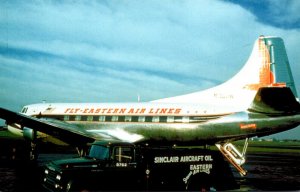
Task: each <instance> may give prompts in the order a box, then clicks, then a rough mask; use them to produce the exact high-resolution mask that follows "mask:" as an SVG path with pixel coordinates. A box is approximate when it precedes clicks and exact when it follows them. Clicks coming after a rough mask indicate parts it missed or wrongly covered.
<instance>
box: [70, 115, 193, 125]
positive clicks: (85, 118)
mask: <svg viewBox="0 0 300 192" xmlns="http://www.w3.org/2000/svg"><path fill="white" fill-rule="evenodd" d="M64 121H100V122H154V123H158V122H168V123H182V122H189V117H177V116H80V115H76V116H67V115H66V116H64Z"/></svg>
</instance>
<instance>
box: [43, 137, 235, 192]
mask: <svg viewBox="0 0 300 192" xmlns="http://www.w3.org/2000/svg"><path fill="white" fill-rule="evenodd" d="M43 186H44V188H45V189H47V190H49V191H96V190H97V191H98V190H105V191H107V190H113V191H120V190H131V191H132V190H138V191H145V190H160V191H163V190H167V191H183V190H203V189H205V190H211V188H214V189H217V190H226V189H234V188H236V187H237V186H236V183H235V181H234V178H233V175H232V172H231V169H230V168H229V165H228V163H227V162H225V161H224V159H223V156H222V155H221V154H220V153H219V152H218V151H212V150H207V149H200V148H196V149H195V148H194V149H189V148H173V147H161V146H159V147H149V146H147V145H135V144H132V143H126V142H108V141H97V142H94V143H93V144H92V145H91V147H90V150H89V154H88V155H87V156H85V157H80V158H72V159H63V160H56V161H52V162H50V163H48V164H47V165H46V166H45V169H44V178H43Z"/></svg>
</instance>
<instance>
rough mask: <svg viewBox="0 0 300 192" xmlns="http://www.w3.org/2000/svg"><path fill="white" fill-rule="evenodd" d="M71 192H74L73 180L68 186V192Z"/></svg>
mask: <svg viewBox="0 0 300 192" xmlns="http://www.w3.org/2000/svg"><path fill="white" fill-rule="evenodd" d="M71 191H74V182H73V181H72V180H70V181H69V182H68V183H67V186H66V192H71Z"/></svg>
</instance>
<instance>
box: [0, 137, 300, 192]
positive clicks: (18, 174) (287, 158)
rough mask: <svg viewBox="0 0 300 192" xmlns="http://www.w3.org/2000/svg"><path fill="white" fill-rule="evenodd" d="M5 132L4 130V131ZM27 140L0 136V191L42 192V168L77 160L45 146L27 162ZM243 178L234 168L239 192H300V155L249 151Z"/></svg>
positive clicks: (68, 151)
mask: <svg viewBox="0 0 300 192" xmlns="http://www.w3.org/2000/svg"><path fill="white" fill-rule="evenodd" d="M1 132H2V131H1ZM23 149H24V140H22V139H16V138H6V137H0V192H19V191H20V192H21V191H22V192H23V191H32V192H34V191H43V189H42V187H41V175H42V173H43V165H45V164H46V163H47V162H49V161H51V160H56V159H63V158H69V157H76V152H75V150H73V148H70V147H53V146H52V145H43V146H42V148H40V155H39V158H38V160H37V161H36V162H35V163H32V162H30V161H27V160H26V154H25V152H24V150H23ZM244 168H245V169H246V170H247V175H246V176H244V177H242V176H240V175H239V173H237V172H236V170H235V169H234V168H232V171H233V173H234V176H235V179H236V182H237V184H238V185H239V188H237V189H236V191H300V153H299V152H297V153H290V152H286V153H285V152H280V153H277V152H267V153H262V152H248V153H247V160H246V164H245V165H244Z"/></svg>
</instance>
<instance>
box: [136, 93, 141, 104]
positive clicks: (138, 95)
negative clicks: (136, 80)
mask: <svg viewBox="0 0 300 192" xmlns="http://www.w3.org/2000/svg"><path fill="white" fill-rule="evenodd" d="M137 101H138V102H140V101H141V96H140V94H137Z"/></svg>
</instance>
